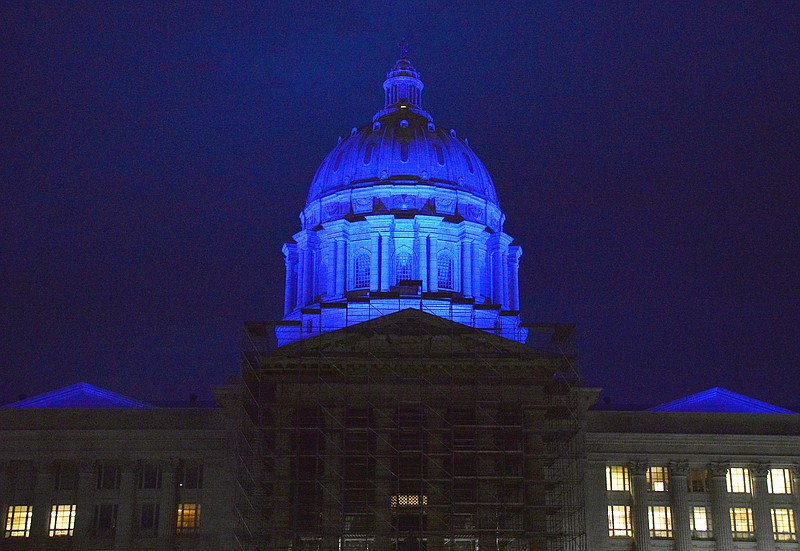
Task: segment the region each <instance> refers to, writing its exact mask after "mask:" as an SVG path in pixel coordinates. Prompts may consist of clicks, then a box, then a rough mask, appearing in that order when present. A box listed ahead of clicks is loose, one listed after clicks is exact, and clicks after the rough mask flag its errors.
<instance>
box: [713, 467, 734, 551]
mask: <svg viewBox="0 0 800 551" xmlns="http://www.w3.org/2000/svg"><path fill="white" fill-rule="evenodd" d="M709 471H710V472H711V522H712V523H713V528H714V539H715V540H716V542H717V551H733V534H731V513H730V508H729V506H728V482H727V476H728V464H727V463H712V464H711V465H709Z"/></svg>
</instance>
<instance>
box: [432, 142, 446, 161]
mask: <svg viewBox="0 0 800 551" xmlns="http://www.w3.org/2000/svg"><path fill="white" fill-rule="evenodd" d="M433 150H434V151H435V152H436V162H437V163H439V166H444V151H442V146H441V145H439V144H438V143H435V144H433Z"/></svg>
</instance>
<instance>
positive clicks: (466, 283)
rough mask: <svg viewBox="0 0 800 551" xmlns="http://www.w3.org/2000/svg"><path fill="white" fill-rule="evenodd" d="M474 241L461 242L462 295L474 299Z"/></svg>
mask: <svg viewBox="0 0 800 551" xmlns="http://www.w3.org/2000/svg"><path fill="white" fill-rule="evenodd" d="M472 277H473V274H472V241H462V242H461V293H462V294H463V295H464V296H465V297H466V298H470V297H472Z"/></svg>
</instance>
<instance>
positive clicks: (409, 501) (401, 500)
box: [392, 495, 428, 509]
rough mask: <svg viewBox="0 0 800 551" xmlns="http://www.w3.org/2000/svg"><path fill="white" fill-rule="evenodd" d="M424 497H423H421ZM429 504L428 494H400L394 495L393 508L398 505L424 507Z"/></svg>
mask: <svg viewBox="0 0 800 551" xmlns="http://www.w3.org/2000/svg"><path fill="white" fill-rule="evenodd" d="M420 498H422V499H420ZM427 504H428V496H417V495H399V496H392V509H394V508H396V507H419V506H420V505H422V506H423V507H424V506H426V505H427Z"/></svg>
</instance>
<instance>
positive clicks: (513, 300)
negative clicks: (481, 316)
mask: <svg viewBox="0 0 800 551" xmlns="http://www.w3.org/2000/svg"><path fill="white" fill-rule="evenodd" d="M509 252H510V254H509V258H508V276H509V277H508V286H509V297H508V300H509V305H508V306H509V308H511V309H512V310H519V257H521V256H522V247H509Z"/></svg>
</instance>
